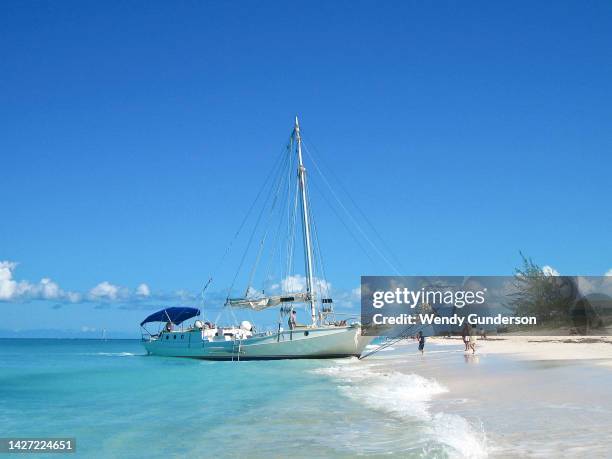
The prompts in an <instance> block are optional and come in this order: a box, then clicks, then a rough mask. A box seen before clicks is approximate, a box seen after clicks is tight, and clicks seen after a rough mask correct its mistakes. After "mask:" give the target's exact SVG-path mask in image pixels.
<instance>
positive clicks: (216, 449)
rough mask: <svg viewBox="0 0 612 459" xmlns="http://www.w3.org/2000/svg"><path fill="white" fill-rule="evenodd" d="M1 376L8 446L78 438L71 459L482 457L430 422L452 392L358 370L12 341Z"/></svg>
mask: <svg viewBox="0 0 612 459" xmlns="http://www.w3.org/2000/svg"><path fill="white" fill-rule="evenodd" d="M0 367H1V368H2V371H1V373H0V426H1V430H2V435H1V436H4V437H10V436H18V437H38V436H42V437H76V439H77V453H76V454H73V455H71V456H70V457H87V458H90V457H121V458H129V457H143V456H147V457H153V458H155V457H179V456H184V455H190V456H191V457H204V456H207V457H208V456H210V457H227V456H230V455H231V456H237V457H244V456H246V455H249V456H251V457H288V456H291V457H353V456H355V455H356V454H359V455H366V456H371V457H382V456H388V454H389V453H400V454H402V455H403V456H404V457H485V456H486V435H485V434H484V432H483V431H479V430H478V429H477V428H476V429H475V428H474V426H472V425H470V424H469V423H468V422H467V421H465V420H464V419H463V418H461V417H460V416H457V415H453V414H448V415H447V414H444V413H443V412H437V413H433V412H431V411H430V409H429V406H428V405H429V402H430V401H431V400H432V398H433V397H436V395H437V394H441V393H444V392H445V391H446V390H447V389H446V388H445V387H443V386H442V385H440V384H439V383H438V382H436V381H435V380H434V379H431V378H426V377H423V376H419V375H417V374H402V373H399V372H395V371H386V370H381V371H377V370H376V368H375V367H376V365H374V366H373V367H372V366H370V365H365V366H364V365H363V364H362V362H359V361H357V360H356V359H334V360H288V361H255V362H239V363H237V362H207V361H199V360H190V359H174V358H163V357H156V356H146V355H144V351H143V348H142V347H141V345H140V342H139V341H131V340H125V341H123V340H109V341H98V340H51V339H49V340H8V339H4V340H0ZM29 457H30V456H29ZM44 457H48V456H44Z"/></svg>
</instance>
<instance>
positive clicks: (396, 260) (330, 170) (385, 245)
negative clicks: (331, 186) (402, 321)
mask: <svg viewBox="0 0 612 459" xmlns="http://www.w3.org/2000/svg"><path fill="white" fill-rule="evenodd" d="M302 143H304V141H303V140H302ZM310 145H312V148H313V149H314V150H315V151H316V152H317V154H318V153H319V150H318V149H317V147H316V146H315V145H314V144H312V143H311V144H310ZM304 146H305V149H307V148H308V146H307V145H306V144H305V143H304ZM307 153H308V155H309V157H310V158H311V159H312V160H313V163H314V162H315V160H314V155H312V154H311V153H310V151H307ZM319 158H323V155H320V154H319ZM322 163H324V161H323V160H322ZM315 167H318V166H317V164H315ZM327 170H328V171H329V173H330V174H331V175H332V178H333V179H334V183H337V184H338V185H339V186H340V188H341V189H342V191H344V194H345V195H346V196H347V197H348V198H349V200H350V201H351V202H352V203H353V205H354V206H355V208H356V209H357V211H358V212H359V213H360V214H361V216H362V217H363V219H364V220H365V222H366V223H367V224H368V226H369V227H370V228H371V229H372V231H373V232H374V234H375V235H376V236H377V237H378V240H379V241H380V242H381V243H382V245H383V246H384V248H385V249H386V250H387V251H388V253H389V254H390V255H391V257H392V258H393V260H394V261H395V262H396V263H397V266H398V267H399V268H401V269H402V271H405V269H404V267H403V266H402V262H401V261H400V260H399V259H398V258H397V256H396V255H395V251H393V250H392V249H391V248H390V247H389V245H388V244H387V242H386V240H385V239H384V238H383V237H382V235H381V234H380V232H379V231H378V230H377V229H376V226H375V225H374V224H373V223H372V221H371V220H370V219H369V218H368V216H367V214H366V213H365V212H364V211H363V210H362V209H361V207H360V206H359V204H357V202H356V201H355V200H354V199H353V196H352V195H351V194H350V193H349V192H348V190H347V188H346V187H345V186H344V185H343V183H342V181H341V180H340V178H339V177H338V176H337V175H336V174H335V173H334V170H333V168H331V167H328V169H327Z"/></svg>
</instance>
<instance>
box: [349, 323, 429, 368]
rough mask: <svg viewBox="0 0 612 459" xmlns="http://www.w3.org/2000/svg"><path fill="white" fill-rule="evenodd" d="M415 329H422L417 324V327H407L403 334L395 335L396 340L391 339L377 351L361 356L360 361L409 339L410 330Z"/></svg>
mask: <svg viewBox="0 0 612 459" xmlns="http://www.w3.org/2000/svg"><path fill="white" fill-rule="evenodd" d="M415 327H420V325H418V324H415V325H409V326H408V327H406V328H405V329H404V330H403V331H402V332H400V333H399V334H398V335H395V337H394V338H391V339H389V341H387V342H386V343H383V344H381V345H380V346H378V347H377V348H376V349H374V350H372V351H370V352H368V353H367V354H363V355H361V356H359V357H358V360H363V359H365V358H367V357H370V356H372V355H374V354H376V353H377V352H380V351H382V350H383V349H386V348H388V347H389V346H392V345H394V344H397V343H399V342H400V341H402V340H404V339H408V338H409V337H410V336H411V335H410V330H411V329H412V328H415Z"/></svg>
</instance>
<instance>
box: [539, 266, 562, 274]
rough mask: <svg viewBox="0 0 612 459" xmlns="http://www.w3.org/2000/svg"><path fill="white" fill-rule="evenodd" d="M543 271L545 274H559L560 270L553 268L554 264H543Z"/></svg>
mask: <svg viewBox="0 0 612 459" xmlns="http://www.w3.org/2000/svg"><path fill="white" fill-rule="evenodd" d="M542 272H543V273H544V275H545V276H559V275H560V274H559V271H557V270H556V269H555V268H553V267H552V266H548V265H546V266H543V267H542Z"/></svg>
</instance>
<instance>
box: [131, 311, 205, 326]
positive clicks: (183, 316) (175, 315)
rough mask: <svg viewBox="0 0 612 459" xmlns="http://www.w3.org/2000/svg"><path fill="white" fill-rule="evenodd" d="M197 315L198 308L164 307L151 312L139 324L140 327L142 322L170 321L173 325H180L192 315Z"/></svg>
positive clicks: (198, 313)
mask: <svg viewBox="0 0 612 459" xmlns="http://www.w3.org/2000/svg"><path fill="white" fill-rule="evenodd" d="M199 315H200V310H199V309H196V308H187V307H175V308H166V309H162V310H161V311H157V312H154V313H153V314H151V315H150V316H149V317H147V318H146V319H145V320H143V321H142V322H140V326H141V327H142V326H143V325H144V324H148V323H149V322H172V323H173V324H174V325H180V324H181V323H183V322H184V321H186V320H187V319H191V318H192V317H195V316H199Z"/></svg>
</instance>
